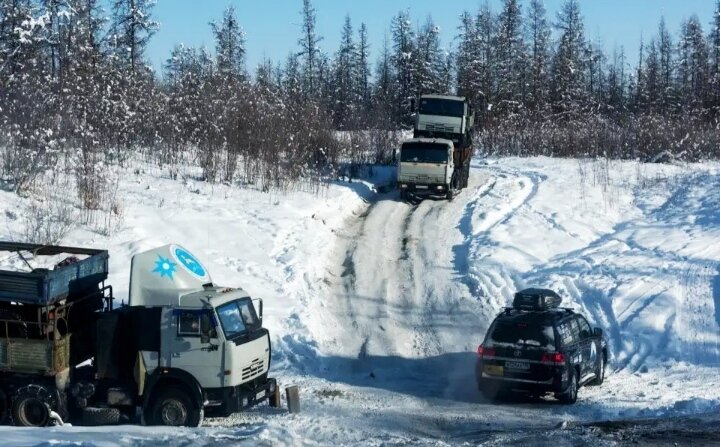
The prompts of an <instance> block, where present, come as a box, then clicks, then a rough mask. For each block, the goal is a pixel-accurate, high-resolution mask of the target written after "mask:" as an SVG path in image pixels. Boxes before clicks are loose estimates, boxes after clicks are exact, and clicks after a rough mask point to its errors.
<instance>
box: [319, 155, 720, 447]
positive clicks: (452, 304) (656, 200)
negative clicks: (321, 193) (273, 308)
mask: <svg viewBox="0 0 720 447" xmlns="http://www.w3.org/2000/svg"><path fill="white" fill-rule="evenodd" d="M547 161H548V160H529V161H523V160H512V161H510V163H507V164H506V163H503V162H498V163H494V164H490V165H480V164H479V165H476V166H475V169H473V171H472V178H471V186H470V188H468V189H467V190H466V191H464V192H463V193H462V194H461V195H459V196H458V197H457V198H456V199H455V200H454V201H453V202H445V201H424V202H422V203H420V204H419V205H416V206H414V205H409V204H405V203H402V202H400V201H399V200H398V199H397V195H396V194H386V195H382V196H379V197H377V198H376V199H375V200H374V201H373V202H371V203H370V204H368V205H367V206H366V207H365V208H364V209H363V210H362V211H360V212H358V213H357V215H353V216H352V217H350V218H349V219H348V220H347V221H346V224H345V226H344V227H343V228H342V229H341V230H340V231H339V232H338V237H337V241H336V244H335V246H334V249H333V252H332V255H331V256H330V261H329V262H328V267H327V272H326V274H325V275H324V277H323V278H322V280H321V281H320V282H319V284H321V286H320V287H317V288H316V289H315V294H316V297H317V304H318V305H317V306H311V309H312V310H311V311H310V312H309V313H322V314H323V318H322V321H320V322H319V324H317V325H316V326H314V327H313V328H311V329H310V331H311V333H312V334H313V335H312V338H313V339H314V340H315V341H316V342H317V351H318V352H317V356H316V357H313V361H314V362H315V363H316V364H317V365H318V369H317V370H316V371H314V372H312V374H314V375H316V376H317V377H320V378H322V379H323V380H327V381H329V382H332V383H343V384H346V385H349V386H350V388H349V389H350V390H352V391H350V393H352V394H360V395H362V396H363V399H362V400H361V399H357V398H356V397H353V398H350V399H349V400H350V401H349V402H343V401H342V399H332V401H331V402H328V403H324V405H329V406H330V407H331V408H332V407H334V406H336V407H337V406H339V407H344V406H345V405H350V406H351V407H352V406H354V405H359V406H360V408H367V409H368V411H371V412H372V413H373V414H375V413H378V414H377V419H376V420H373V419H372V418H365V419H363V422H364V423H365V424H367V425H365V427H364V429H360V428H359V427H358V426H356V425H355V424H354V423H352V422H349V421H346V422H345V423H347V424H349V425H350V426H351V427H353V429H354V430H358V429H359V431H360V432H362V433H365V436H369V433H375V432H383V433H395V436H397V438H392V439H395V440H396V441H400V440H402V439H406V437H409V439H412V440H413V442H417V441H418V440H420V439H422V440H424V441H427V442H428V443H431V444H432V443H433V442H435V441H439V442H450V443H454V442H460V441H461V440H462V441H472V440H473V437H474V436H475V435H473V433H475V434H476V435H477V439H476V440H480V439H488V438H487V432H486V431H485V430H487V428H492V429H498V430H510V431H512V430H513V429H516V428H519V427H523V426H524V427H528V426H535V427H537V428H539V429H543V428H544V429H547V428H551V427H554V426H557V425H558V424H560V423H562V422H563V421H573V422H576V423H582V422H593V421H600V420H604V419H625V418H637V417H664V416H678V415H685V414H695V413H704V412H709V411H713V410H716V409H717V408H719V405H718V403H719V402H720V392H718V385H720V380H719V379H718V375H717V368H718V366H719V365H720V351H718V340H719V334H718V322H717V319H716V314H715V313H714V312H713V311H714V307H715V304H716V301H718V297H717V293H718V285H717V275H718V268H717V267H718V265H719V263H718V261H720V246H718V244H717V243H716V242H715V241H716V240H717V237H718V236H720V233H719V232H718V228H717V224H718V223H720V222H718V216H717V215H708V206H709V204H711V203H714V204H716V205H717V203H718V192H717V189H716V186H717V183H718V177H717V175H715V174H713V175H710V174H707V173H705V174H698V173H695V174H691V175H688V174H687V173H684V172H682V170H680V169H676V168H672V167H669V168H666V171H663V170H662V168H658V167H656V166H653V167H650V168H647V169H654V170H649V171H647V172H644V171H642V169H645V168H642V167H638V166H630V165H623V164H622V163H618V164H615V165H612V166H610V165H605V166H603V165H602V164H600V163H596V162H587V163H586V164H583V163H584V162H577V161H566V162H562V163H559V164H556V165H553V166H547V165H546V164H545V162H547ZM632 169H635V171H632ZM698 221H703V222H704V224H701V225H699V224H698ZM531 285H539V286H548V287H552V288H554V289H556V290H558V291H559V292H561V293H562V294H563V295H564V296H566V297H567V298H568V302H566V303H565V304H566V305H570V306H572V307H575V308H577V309H579V310H581V311H583V312H584V313H585V314H586V315H588V316H589V318H590V319H591V321H592V322H593V323H594V324H596V325H598V326H600V327H603V328H604V329H605V331H606V332H607V334H608V337H609V338H610V343H611V346H612V349H613V352H612V361H611V364H610V366H609V372H610V376H609V378H608V380H607V382H606V384H605V385H604V386H603V387H601V388H585V389H583V390H582V392H581V401H580V402H579V403H578V404H577V405H575V406H572V407H564V406H561V405H557V404H555V403H552V402H545V401H542V402H517V403H511V404H500V405H498V404H490V403H486V402H483V401H482V399H481V398H480V397H479V395H478V393H477V391H476V387H475V382H474V377H473V372H472V371H473V369H472V368H473V364H474V361H475V359H474V355H473V352H474V350H475V348H476V346H477V344H478V343H479V342H480V341H481V340H482V337H483V335H484V333H485V331H486V330H487V327H488V325H489V323H490V322H491V321H492V318H493V317H494V315H495V314H496V313H497V311H498V310H499V309H501V308H502V307H503V306H505V305H507V303H508V302H509V299H510V297H511V295H512V293H513V292H514V291H515V290H517V289H519V288H521V287H526V286H531ZM307 386H309V387H310V388H311V389H314V386H313V385H312V381H311V380H310V381H309V383H308V384H307ZM327 386H328V385H326V384H323V385H322V386H321V387H320V388H322V387H327ZM331 388H332V387H331ZM322 389H324V388H322ZM333 389H334V388H333ZM342 389H343V390H345V388H342ZM345 392H346V391H343V392H342V393H345ZM320 393H321V394H322V391H320ZM331 411H332V412H333V414H334V417H336V418H340V417H341V416H340V415H341V414H342V413H341V412H338V411H337V410H336V409H334V410H331ZM351 414H352V413H351ZM351 417H352V416H351ZM345 423H343V422H340V424H341V425H344V424H345ZM478 427H484V429H483V430H478ZM368 429H369V431H366V430H368ZM371 439H372V437H371ZM401 443H402V442H401Z"/></svg>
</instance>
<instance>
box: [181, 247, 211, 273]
mask: <svg viewBox="0 0 720 447" xmlns="http://www.w3.org/2000/svg"><path fill="white" fill-rule="evenodd" d="M174 254H175V257H176V258H177V260H178V261H180V264H182V266H183V267H185V268H186V269H187V270H188V271H190V273H192V274H193V275H195V276H197V277H199V278H204V277H205V276H207V272H206V271H205V268H204V267H203V266H202V264H200V261H198V260H197V258H195V256H193V255H191V254H190V252H188V251H187V250H185V249H184V248H180V247H175V253H174Z"/></svg>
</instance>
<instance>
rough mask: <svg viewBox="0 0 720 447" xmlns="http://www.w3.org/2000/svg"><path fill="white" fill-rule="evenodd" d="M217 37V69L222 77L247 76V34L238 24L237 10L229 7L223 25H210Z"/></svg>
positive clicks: (224, 15)
mask: <svg viewBox="0 0 720 447" xmlns="http://www.w3.org/2000/svg"><path fill="white" fill-rule="evenodd" d="M210 26H211V27H212V30H213V33H214V35H215V53H216V54H217V57H216V59H217V63H216V65H217V69H218V71H219V72H220V74H221V75H222V76H225V77H234V78H240V77H244V76H245V33H244V32H243V30H242V28H241V27H240V24H239V23H238V20H237V16H236V14H235V8H234V7H233V6H228V7H227V8H226V9H225V12H224V13H223V18H222V22H221V23H219V24H218V23H216V22H212V23H211V24H210Z"/></svg>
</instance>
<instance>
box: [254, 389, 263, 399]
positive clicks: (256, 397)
mask: <svg viewBox="0 0 720 447" xmlns="http://www.w3.org/2000/svg"><path fill="white" fill-rule="evenodd" d="M263 397H265V391H264V390H263V391H260V392H259V393H257V394H256V395H255V400H260V399H262V398H263Z"/></svg>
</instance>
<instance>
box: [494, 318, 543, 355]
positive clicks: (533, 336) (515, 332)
mask: <svg viewBox="0 0 720 447" xmlns="http://www.w3.org/2000/svg"><path fill="white" fill-rule="evenodd" d="M489 339H490V341H491V342H493V343H499V344H513V345H526V346H537V347H543V348H544V347H550V348H551V349H554V347H555V334H554V332H553V327H552V325H550V324H544V323H532V322H528V321H497V322H495V327H494V328H493V331H492V333H490V337H489Z"/></svg>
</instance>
